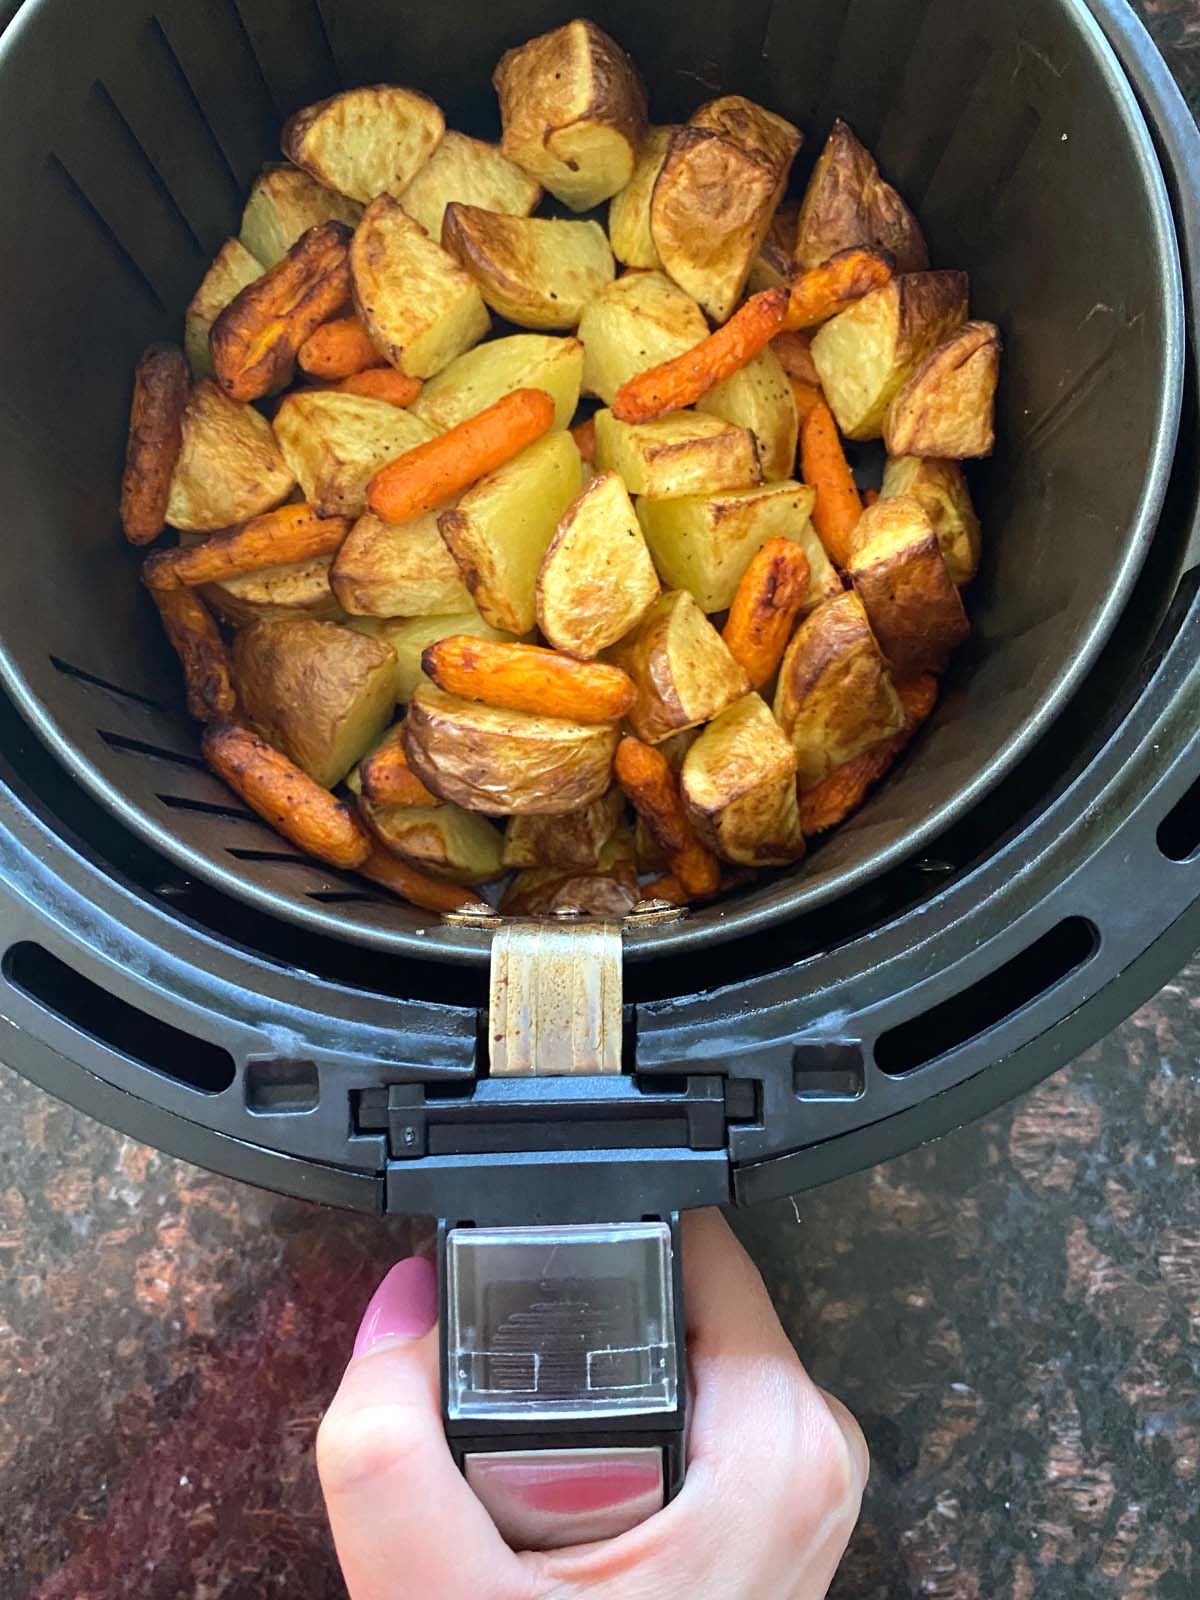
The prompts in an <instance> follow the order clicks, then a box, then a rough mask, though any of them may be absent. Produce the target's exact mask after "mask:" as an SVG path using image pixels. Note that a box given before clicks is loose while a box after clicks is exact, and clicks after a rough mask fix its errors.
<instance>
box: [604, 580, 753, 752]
mask: <svg viewBox="0 0 1200 1600" xmlns="http://www.w3.org/2000/svg"><path fill="white" fill-rule="evenodd" d="M608 658H609V660H611V661H613V662H614V663H615V664H616V665H617V666H619V667H621V668H623V669H624V670H625V671H626V672H627V673H628V674H629V676H630V677H631V678H632V679H633V681H634V683H635V684H636V685H637V689H638V695H637V700H636V701H635V702H634V706H633V710H632V711H631V712H630V713H629V724H630V726H631V727H632V728H633V730H634V732H635V733H636V734H637V736H638V738H639V739H641V740H642V741H643V742H644V743H646V744H659V743H661V742H662V740H664V739H666V738H667V737H668V736H669V735H670V734H672V733H678V732H679V731H680V730H681V729H684V728H694V727H696V726H697V725H698V724H699V723H701V722H708V721H709V720H710V719H711V718H712V717H715V716H716V715H717V713H718V712H720V711H723V710H724V709H725V707H726V706H727V705H730V704H731V703H732V702H733V701H734V700H737V699H739V698H740V697H741V696H742V695H744V694H745V693H746V692H747V690H748V689H749V687H750V682H749V679H748V678H747V677H746V674H745V672H744V671H743V670H742V668H741V667H740V666H739V665H738V664H737V662H736V661H735V660H734V659H733V657H732V656H731V655H730V653H729V650H728V648H727V646H726V644H725V641H724V640H723V639H722V638H721V635H720V634H719V633H718V632H717V630H716V629H715V628H714V627H713V625H712V623H711V622H710V621H709V620H708V618H707V617H706V616H705V615H704V613H703V612H702V611H701V610H700V607H699V606H698V605H697V604H696V602H695V600H694V599H693V598H692V596H691V595H690V594H689V593H688V592H687V591H686V590H684V589H676V590H672V591H669V592H668V593H666V594H663V595H660V596H659V598H658V599H657V600H656V601H655V602H654V604H653V605H652V606H651V607H650V609H649V611H648V612H647V613H646V615H645V617H644V618H643V619H642V622H641V624H640V626H639V627H638V628H637V629H636V630H635V631H634V632H632V633H630V634H627V635H626V637H625V638H624V639H622V640H621V642H620V643H619V644H618V645H615V646H614V647H613V649H612V650H611V651H609V657H608Z"/></svg>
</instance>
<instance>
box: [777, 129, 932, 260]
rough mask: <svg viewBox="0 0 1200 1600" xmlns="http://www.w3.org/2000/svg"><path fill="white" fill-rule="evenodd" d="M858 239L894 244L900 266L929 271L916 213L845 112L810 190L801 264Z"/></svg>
mask: <svg viewBox="0 0 1200 1600" xmlns="http://www.w3.org/2000/svg"><path fill="white" fill-rule="evenodd" d="M856 245H866V246H873V247H875V248H878V249H883V250H890V251H891V253H892V255H893V256H895V258H896V271H897V272H924V271H925V270H926V269H927V268H928V266H929V252H928V250H927V249H926V248H925V240H924V238H923V237H922V235H921V229H920V226H919V225H918V223H917V219H916V217H914V216H913V214H912V212H911V211H910V210H909V209H908V207H907V206H906V205H905V203H904V201H903V200H902V199H901V198H900V196H899V195H898V194H897V193H896V191H895V189H893V188H892V186H891V184H890V183H885V182H884V181H883V179H882V178H881V177H880V176H879V168H878V167H877V166H876V165H875V158H874V157H873V156H872V155H871V152H870V151H869V150H867V149H866V148H865V147H864V146H863V145H861V144H860V143H859V142H858V140H857V139H856V138H855V137H854V134H853V133H852V132H851V130H850V128H849V127H848V126H847V125H846V124H845V123H844V122H843V121H842V120H841V118H840V117H839V118H838V119H837V121H836V122H835V123H834V124H833V128H832V131H831V132H830V135H829V138H828V139H827V140H826V141H825V148H824V149H823V150H822V151H821V154H820V155H819V156H818V157H817V164H816V166H815V167H814V168H813V172H812V177H811V178H810V179H809V180H808V188H807V189H806V190H805V191H804V201H803V204H802V205H801V207H800V217H799V221H798V224H797V228H796V237H795V246H794V252H793V255H794V260H795V264H796V266H797V267H798V268H799V269H800V270H801V271H807V269H808V268H809V267H819V266H820V265H821V263H822V262H823V261H828V260H829V257H830V256H833V255H836V254H837V253H838V251H839V250H849V249H852V248H853V247H854V246H856Z"/></svg>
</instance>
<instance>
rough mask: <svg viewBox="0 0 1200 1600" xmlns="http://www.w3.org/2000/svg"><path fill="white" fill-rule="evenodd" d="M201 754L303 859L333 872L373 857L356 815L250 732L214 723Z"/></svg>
mask: <svg viewBox="0 0 1200 1600" xmlns="http://www.w3.org/2000/svg"><path fill="white" fill-rule="evenodd" d="M201 749H202V750H203V753H204V759H205V761H207V762H208V764H209V766H210V767H211V768H212V770H213V771H214V772H215V773H216V774H217V776H218V777H219V778H224V780H225V782H226V783H227V784H228V785H229V787H230V788H231V789H232V790H233V791H234V793H235V794H238V795H240V796H241V798H242V799H243V800H244V801H245V802H246V804H247V805H248V806H249V807H250V808H251V810H252V811H257V812H258V814H259V816H260V817H261V818H262V819H263V821H264V822H269V823H270V824H271V826H272V827H273V828H274V829H275V831H276V833H280V834H282V835H283V837H284V838H285V839H290V840H291V842H292V843H293V844H294V845H296V846H297V847H298V848H299V849H301V850H303V851H304V853H305V855H310V856H315V857H316V858H317V860H318V861H327V862H328V863H329V865H330V866H333V867H358V866H361V865H362V863H363V862H364V861H365V860H366V859H367V857H368V855H370V853H371V836H370V834H369V833H368V832H367V830H366V828H365V827H364V826H363V824H362V822H361V821H360V820H359V817H358V814H357V813H356V812H355V811H352V810H351V808H350V807H349V806H347V805H343V803H342V802H341V801H340V800H338V799H335V797H334V796H333V795H331V794H330V792H329V790H328V789H323V788H322V787H321V785H320V784H319V783H316V782H315V781H314V780H313V779H312V778H310V777H309V776H308V774H307V772H302V771H301V770H300V768H299V767H298V766H296V764H295V762H293V761H289V760H288V758H287V756H285V755H284V754H283V753H282V752H281V751H279V750H276V749H275V747H274V746H273V745H269V744H268V743H267V741H266V740H265V739H260V738H259V736H258V734H256V733H251V732H250V730H249V728H243V727H241V726H240V725H239V724H237V723H233V722H214V723H212V724H211V725H210V726H209V727H208V728H207V729H206V730H205V734H204V739H203V741H202V744H201Z"/></svg>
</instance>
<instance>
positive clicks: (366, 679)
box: [233, 617, 396, 789]
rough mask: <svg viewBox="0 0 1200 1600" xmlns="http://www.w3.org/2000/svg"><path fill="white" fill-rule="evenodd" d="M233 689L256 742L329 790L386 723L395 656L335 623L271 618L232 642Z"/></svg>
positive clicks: (389, 649)
mask: <svg viewBox="0 0 1200 1600" xmlns="http://www.w3.org/2000/svg"><path fill="white" fill-rule="evenodd" d="M233 681H234V685H235V687H236V688H237V692H238V699H239V701H240V702H241V705H242V709H243V710H244V711H245V713H246V715H247V717H249V719H250V721H251V722H252V723H253V724H254V726H255V727H256V728H257V729H258V731H259V732H260V733H261V734H262V735H263V737H264V738H265V739H267V740H269V742H270V743H271V744H273V745H274V746H275V748H276V749H277V750H282V751H283V753H284V755H286V756H287V757H288V758H289V759H290V760H292V761H294V762H295V763H296V765H297V766H298V767H300V768H301V769H302V770H303V771H304V772H307V773H308V775H309V777H310V778H312V779H314V780H315V782H317V783H319V784H321V785H322V786H323V787H324V788H326V789H331V788H332V787H333V786H334V784H335V783H340V782H341V780H342V779H343V778H344V777H345V776H346V774H347V772H349V770H350V768H351V767H352V766H354V764H355V762H357V761H359V760H361V758H362V757H363V756H364V755H365V754H366V752H367V751H368V750H369V749H370V748H371V746H372V745H373V744H374V743H375V741H376V740H377V739H378V738H379V735H380V734H381V733H382V732H383V730H384V728H385V727H387V725H388V723H389V722H390V721H391V719H392V713H393V711H394V710H395V707H396V653H395V651H394V650H393V649H392V647H391V646H390V645H388V644H385V643H384V642H383V641H382V640H379V639H369V638H366V637H365V636H364V635H363V634H361V633H355V632H352V631H351V630H350V629H349V628H341V627H339V626H338V625H337V623H336V622H316V621H314V620H313V619H312V618H311V617H291V618H285V619H278V618H276V619H272V620H269V621H265V622H254V623H251V625H250V626H249V627H248V628H243V629H242V630H241V632H240V633H239V634H238V635H237V637H236V639H235V640H234V642H233Z"/></svg>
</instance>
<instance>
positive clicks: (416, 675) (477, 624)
mask: <svg viewBox="0 0 1200 1600" xmlns="http://www.w3.org/2000/svg"><path fill="white" fill-rule="evenodd" d="M347 627H349V628H353V629H354V631H355V632H356V633H365V634H366V635H367V636H368V637H369V638H372V639H382V640H383V642H384V643H385V644H390V645H391V647H392V649H393V650H394V651H395V652H396V699H397V700H398V701H400V702H402V703H405V702H407V701H409V700H411V699H412V697H413V691H414V690H415V689H416V687H417V685H418V684H419V683H428V682H429V679H428V678H426V676H425V674H424V673H423V672H422V670H421V657H422V655H423V654H424V652H425V651H426V649H427V648H428V647H429V646H430V645H431V644H436V643H437V642H438V640H439V639H449V638H451V637H453V635H455V634H459V633H470V634H474V635H475V637H476V638H477V639H506V640H511V639H514V638H515V637H516V635H515V634H511V633H502V632H501V631H500V630H499V628H493V627H492V626H491V625H490V624H489V623H486V622H485V621H484V620H483V618H482V617H481V616H480V615H479V613H478V611H474V610H471V611H456V612H452V613H451V614H450V615H448V616H444V617H351V618H350V619H349V621H348V622H347Z"/></svg>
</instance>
